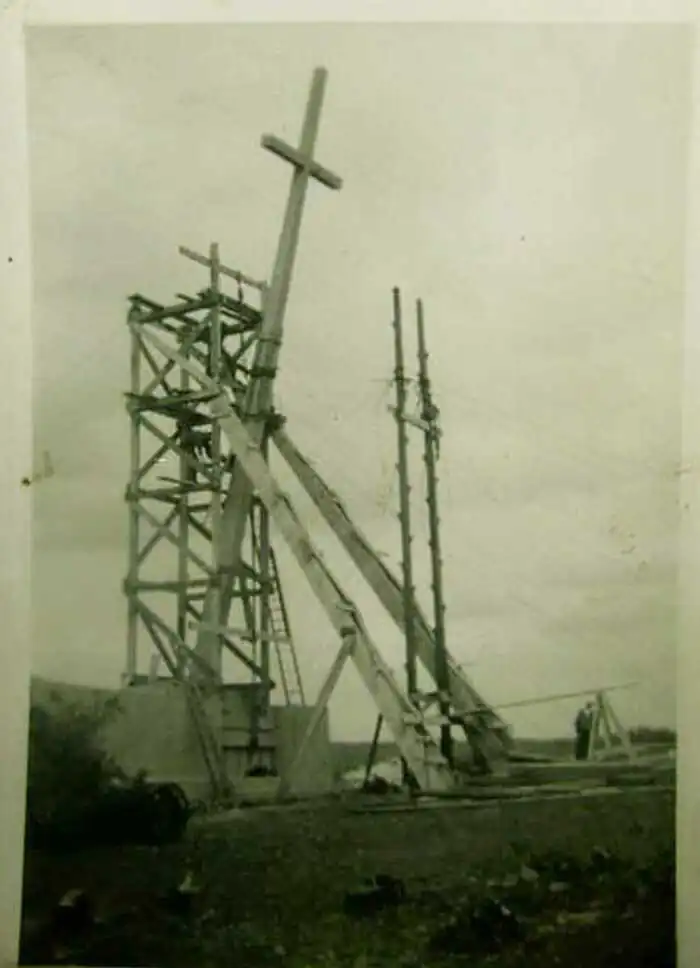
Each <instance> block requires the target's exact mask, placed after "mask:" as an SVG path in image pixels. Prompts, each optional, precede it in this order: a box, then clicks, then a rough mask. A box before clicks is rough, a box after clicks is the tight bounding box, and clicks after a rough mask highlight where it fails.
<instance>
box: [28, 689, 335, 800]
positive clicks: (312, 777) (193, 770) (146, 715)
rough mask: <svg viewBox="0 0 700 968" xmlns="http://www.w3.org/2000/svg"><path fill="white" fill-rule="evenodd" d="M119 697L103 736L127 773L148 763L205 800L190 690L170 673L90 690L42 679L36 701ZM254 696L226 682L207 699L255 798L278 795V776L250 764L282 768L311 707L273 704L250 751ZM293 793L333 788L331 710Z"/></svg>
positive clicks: (161, 777)
mask: <svg viewBox="0 0 700 968" xmlns="http://www.w3.org/2000/svg"><path fill="white" fill-rule="evenodd" d="M110 698H117V699H118V701H119V707H120V711H119V712H117V713H116V714H115V715H114V717H113V718H112V719H111V721H110V722H108V724H107V726H106V727H105V729H104V732H103V735H102V742H103V745H104V747H105V749H106V750H107V752H109V753H110V754H111V755H112V756H113V757H114V759H115V760H116V761H117V763H118V764H119V765H120V766H121V767H122V769H123V770H125V771H126V772H127V773H128V774H130V775H134V774H136V773H138V772H139V771H140V770H145V771H146V773H148V775H149V777H150V778H151V779H153V780H155V781H156V782H174V783H178V784H180V786H181V787H182V788H183V789H184V790H185V792H186V793H187V795H188V796H189V797H192V798H193V799H204V798H206V796H207V795H208V791H209V781H208V776H207V772H206V768H205V765H204V761H203V758H202V753H201V750H200V746H199V742H198V739H197V734H196V732H195V729H194V726H193V724H192V720H191V717H190V713H189V708H188V704H187V701H186V696H185V693H184V690H183V689H182V688H181V687H180V686H179V685H178V684H177V682H175V681H174V680H172V679H159V680H155V681H148V680H147V679H145V678H144V679H141V680H137V681H136V682H135V683H134V684H133V685H130V686H127V687H125V688H124V689H121V690H119V691H111V690H101V689H100V690H98V689H87V688H85V687H81V686H75V687H74V686H70V685H66V684H64V683H48V682H45V681H44V680H37V681H35V682H33V683H32V701H33V702H37V703H39V704H41V705H45V706H52V705H55V704H56V703H57V702H60V701H63V702H68V703H70V704H77V705H81V706H91V705H94V704H95V703H98V704H99V703H102V702H104V701H105V700H108V699H110ZM255 702H256V694H255V686H253V685H252V684H227V685H225V686H224V687H223V688H222V689H221V690H220V691H219V692H218V693H216V694H215V695H214V696H212V697H211V698H210V699H208V700H207V705H206V711H207V715H208V718H209V721H210V723H211V724H212V725H213V727H214V729H215V731H216V732H217V733H218V735H219V736H220V738H221V745H222V749H223V754H224V761H225V763H226V769H227V772H228V775H229V776H230V778H231V780H232V781H233V783H234V784H235V785H236V787H237V789H238V790H239V791H240V792H241V795H242V796H243V797H244V798H246V799H250V800H259V799H260V800H266V799H271V798H272V797H274V794H275V792H276V789H277V785H278V781H277V780H275V778H274V777H245V775H244V774H245V772H246V770H247V769H248V768H249V767H250V766H251V765H264V766H267V767H270V768H273V769H275V770H276V771H277V773H278V774H279V775H283V774H284V773H285V771H286V770H287V769H288V768H289V766H290V765H291V763H292V760H293V758H294V754H295V752H296V749H297V747H298V745H299V743H300V741H301V739H302V736H303V735H304V731H305V729H306V725H307V723H308V721H309V718H310V717H311V714H312V712H313V708H312V707H309V706H272V707H271V708H270V709H269V710H268V712H267V713H266V715H265V716H264V717H262V718H260V720H259V729H258V748H257V750H256V751H255V752H254V754H253V755H252V756H251V753H250V751H249V737H250V724H251V716H252V712H253V709H254V705H255ZM300 766H301V769H300V772H299V781H298V782H297V783H296V784H295V786H294V792H295V793H299V794H300V795H302V796H304V795H306V796H309V795H316V794H322V793H326V792H328V791H329V790H331V789H332V787H333V751H332V745H331V740H330V732H329V724H328V715H327V713H326V714H324V716H323V718H322V720H321V723H320V724H319V727H318V730H317V732H316V735H315V737H314V738H313V740H312V742H311V744H310V746H309V748H308V750H307V754H306V756H305V757H304V760H303V762H302V763H301V764H300Z"/></svg>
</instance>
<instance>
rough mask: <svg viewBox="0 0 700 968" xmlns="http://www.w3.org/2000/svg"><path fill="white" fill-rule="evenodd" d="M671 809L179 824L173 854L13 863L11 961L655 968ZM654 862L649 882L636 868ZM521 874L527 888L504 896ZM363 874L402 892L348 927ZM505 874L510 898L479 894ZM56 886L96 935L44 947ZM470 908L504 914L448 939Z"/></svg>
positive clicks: (80, 933) (306, 815)
mask: <svg viewBox="0 0 700 968" xmlns="http://www.w3.org/2000/svg"><path fill="white" fill-rule="evenodd" d="M674 812H675V799H674V796H673V794H672V793H671V792H669V791H660V790H656V791H648V790H635V789H630V790H629V791H626V792H624V793H622V794H619V795H612V794H611V795H608V796H603V797H598V798H594V797H590V796H583V797H580V798H578V799H562V800H550V801H547V800H544V801H538V802H531V801H530V802H528V801H526V802H507V803H500V804H499V803H491V804H488V805H481V804H480V805H479V806H478V807H477V808H473V807H464V806H455V805H450V806H442V807H439V808H435V809H418V810H413V811H410V812H409V811H403V812H385V813H368V812H366V813H354V812H350V811H348V810H347V808H346V807H343V806H341V805H339V804H334V805H325V806H324V807H314V808H312V807H303V808H302V807H297V808H289V807H288V808H281V809H280V808H278V809H256V810H253V809H251V810H246V811H241V813H240V814H239V815H238V816H236V817H235V818H232V819H230V820H228V821H226V822H220V823H217V824H213V825H210V826H206V827H205V826H199V827H197V826H193V828H192V831H191V833H190V834H189V835H188V838H187V840H186V842H184V843H182V844H180V845H177V846H175V847H169V848H129V849H124V848H121V849H118V850H102V851H94V850H93V851H90V852H89V853H88V852H86V853H84V854H77V855H76V854H71V855H67V856H63V857H60V856H55V857H51V856H48V855H40V854H30V855H29V856H28V857H27V861H26V867H25V909H24V916H25V917H24V929H23V949H22V955H21V962H22V963H23V964H38V963H44V964H48V963H64V964H68V963H71V964H74V965H75V964H93V965H104V966H110V965H125V964H128V965H135V966H136V965H158V966H161V968H180V966H183V968H184V966H188V968H189V966H197V968H205V966H212V968H218V966H221V968H223V966H230V965H232V964H241V965H243V964H245V965H246V966H250V968H255V966H258V965H260V966H268V965H269V966H273V965H278V966H280V968H281V966H286V965H290V966H293V968H317V966H318V968H321V966H331V965H348V966H355V968H373V966H377V968H379V966H388V965H397V966H405V968H420V966H422V968H442V966H447V965H462V964H463V965H467V964H468V965H470V966H472V968H479V966H482V965H496V966H504V968H506V966H508V968H516V966H525V965H527V966H528V968H544V966H547V968H550V966H555V965H558V966H561V968H580V966H581V965H582V964H590V965H595V966H596V968H606V966H608V965H611V966H612V965H613V964H614V965H616V966H619V965H625V968H642V966H649V968H652V966H653V968H671V966H672V965H675V953H674V949H675V944H674V937H675V929H674V917H675V914H674V894H673V879H672V869H671V868H670V867H669V865H670V863H671V861H670V860H669V858H672V851H673V843H674ZM593 848H604V849H605V850H606V851H607V852H608V854H609V856H608V860H607V861H606V863H607V864H608V866H609V867H610V870H608V871H607V873H605V874H604V875H603V876H602V879H601V878H600V877H598V878H597V879H595V878H593V877H592V875H591V874H590V873H586V874H583V873H581V871H580V863H581V862H582V861H583V860H584V858H586V857H587V856H588V855H589V854H590V851H591V850H592V849H593ZM552 852H556V853H557V854H559V855H560V856H559V861H558V862H557V863H559V865H560V866H559V868H557V869H556V870H555V868H554V867H553V866H552V864H553V863H554V861H553V860H552V856H553V854H552ZM548 853H549V855H550V859H549V861H547V860H546V859H545V860H542V858H544V857H545V855H546V854H548ZM664 854H665V855H666V870H665V871H662V873H661V876H660V878H659V875H656V877H655V878H654V877H652V874H651V873H650V872H649V870H647V868H648V867H649V865H650V864H652V863H657V866H658V860H659V858H660V857H661V855H664ZM562 857H563V858H568V865H569V869H568V870H567V869H566V865H565V868H564V869H562V868H561V863H562V860H561V858H562ZM538 858H539V860H538ZM538 864H539V868H538ZM547 864H549V865H550V866H549V867H547ZM523 865H525V868H523ZM577 865H579V866H577ZM632 866H636V867H637V868H640V869H641V873H639V874H638V873H636V872H634V870H632V869H631V868H632ZM523 869H525V870H529V871H530V877H531V878H532V879H533V883H532V884H530V885H529V886H523V883H522V881H521V882H520V883H519V886H516V887H515V888H514V887H513V883H512V882H513V880H514V877H513V875H517V874H518V873H519V872H521V871H522V870H523ZM533 869H534V870H535V873H537V871H538V869H539V870H540V873H539V876H538V877H537V882H536V883H534V878H535V874H532V870H533ZM188 872H189V873H191V875H192V880H193V883H194V885H195V887H196V888H197V891H196V892H195V893H194V894H193V895H192V896H191V899H190V901H189V902H187V899H186V898H184V899H183V898H182V896H181V895H176V894H174V893H173V892H174V889H175V888H176V886H177V885H178V884H179V883H180V882H181V881H182V879H183V877H184V876H185V874H187V873H188ZM377 874H387V875H390V876H391V877H393V878H397V879H400V880H401V881H402V882H403V884H404V886H405V892H406V896H405V897H404V898H402V899H400V902H399V903H397V904H396V905H395V906H393V907H387V908H385V909H381V910H368V911H365V912H364V916H361V915H362V912H358V911H355V912H352V911H351V912H347V911H346V910H345V909H344V906H345V905H346V904H347V901H346V895H347V894H348V892H353V891H355V890H357V888H358V887H359V885H360V882H361V881H362V880H363V879H364V878H368V877H373V876H376V875H377ZM508 875H510V876H511V881H510V882H509V883H510V887H507V885H506V886H504V885H503V883H499V884H496V885H494V884H493V883H491V884H490V883H489V881H493V880H494V879H496V880H500V881H501V882H502V881H503V878H504V877H506V876H508ZM643 880H644V883H643V884H642V881H643ZM640 885H641V887H640ZM71 888H81V889H83V890H84V891H85V892H86V894H87V896H88V898H89V899H90V900H91V901H92V903H93V904H94V908H95V916H96V919H97V921H98V923H97V924H93V925H92V926H83V927H80V926H79V925H73V927H72V928H71V929H70V931H68V930H67V929H65V928H64V929H63V936H62V937H59V936H58V934H57V931H58V929H57V928H55V927H52V928H49V927H47V918H48V916H49V914H50V912H51V909H52V907H53V906H54V905H55V904H56V903H57V901H58V899H59V898H60V897H61V895H62V894H63V893H64V892H65V891H67V890H69V889H71ZM514 890H515V891H516V894H517V891H519V890H520V891H521V895H518V897H516V900H515V901H513V900H512V896H511V895H513V891H514ZM509 891H510V894H509ZM522 892H524V893H522ZM487 896H491V897H493V898H495V899H496V900H498V901H502V903H503V904H504V905H505V906H506V907H507V908H508V907H509V908H510V910H511V911H513V912H514V914H515V915H516V917H515V919H511V921H507V920H506V921H504V923H503V924H501V922H500V921H498V919H496V920H495V921H494V920H493V918H494V915H493V905H492V909H489V910H491V914H490V915H488V914H487V915H485V917H486V922H483V918H482V922H483V923H486V929H485V934H484V932H482V933H481V935H479V936H478V937H477V936H476V935H475V934H474V930H475V929H474V928H473V925H472V927H471V928H470V929H469V931H468V932H467V933H466V934H465V931H466V929H464V927H463V924H464V923H466V922H465V919H469V918H470V917H472V919H473V914H474V912H475V911H477V910H478V909H479V906H480V905H481V903H482V901H483V899H484V898H485V897H487ZM499 917H500V915H499ZM489 918H491V920H490V921H489ZM470 923H471V922H470ZM460 924H461V925H462V927H461V928H460Z"/></svg>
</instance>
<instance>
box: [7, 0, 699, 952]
mask: <svg viewBox="0 0 700 968" xmlns="http://www.w3.org/2000/svg"><path fill="white" fill-rule="evenodd" d="M699 12H700V9H699V3H698V2H691V0H595V2H594V0H520V2H518V0H420V2H417V0H403V2H401V0H335V2H331V0H306V2H299V0H296V2H289V0H287V2H282V0H246V2H242V0H241V2H227V0H119V2H117V0H33V2H32V0H26V2H24V3H22V2H12V0H0V306H1V307H2V309H3V313H2V320H0V361H2V369H3V384H2V386H3V393H2V395H1V396H0V405H1V406H2V411H1V412H2V417H0V441H1V449H0V453H2V455H3V456H2V460H0V493H1V494H2V501H0V628H1V630H2V635H0V662H1V663H2V664H1V666H0V668H2V674H1V675H0V743H1V744H2V746H1V749H0V966H14V965H16V963H17V956H18V942H19V924H20V907H21V884H22V866H23V848H22V843H23V837H24V793H25V787H26V748H27V716H28V706H29V676H30V633H31V611H30V534H31V531H30V526H31V517H30V512H31V489H30V488H25V487H22V486H21V485H20V481H21V479H22V478H23V477H26V476H27V475H29V474H30V473H31V463H32V450H33V448H32V347H31V329H30V318H31V263H30V255H31V253H30V238H29V184H28V165H27V157H28V155H27V128H26V110H25V77H24V28H25V27H29V26H40V25H45V26H51V25H53V26H56V25H68V24H75V25H79V24H82V25H88V24H94V25H97V24H103V25H109V24H155V23H235V22H246V21H248V22H251V21H252V22H257V23H264V22H275V21H286V22H314V21H325V22H352V21H355V22H357V21H364V22H373V21H374V22H400V21H403V22H405V21H413V22H416V21H418V22H437V21H443V22H444V21H460V22H465V21H471V22H475V23H479V22H480V23H533V22H535V23H536V22H540V23H571V24H575V23H579V24H595V23H630V24H631V23H688V24H692V25H696V24H697V21H698V13H699ZM693 84H694V86H693V112H694V124H693V148H692V157H691V164H690V167H689V184H688V213H689V224H688V246H687V262H686V265H687V274H686V313H685V337H684V340H685V342H684V387H683V444H682V451H683V456H682V466H683V467H690V468H691V470H690V472H687V473H685V474H683V475H682V476H681V485H680V486H681V498H680V499H681V507H682V528H681V538H680V547H679V555H680V581H679V595H680V598H679V623H678V624H679V636H678V698H677V708H678V731H679V783H678V809H677V817H678V828H677V841H678V847H677V854H678V861H679V863H678V895H679V904H678V937H679V955H680V958H679V965H680V968H694V966H695V964H696V963H700V960H699V959H700V911H698V910H697V908H698V905H697V903H696V897H697V896H698V895H700V847H698V844H697V843H696V838H697V835H698V833H700V795H699V794H700V788H699V784H700V778H699V776H698V773H699V772H700V749H698V751H697V752H696V749H695V747H694V743H693V741H692V736H693V735H696V736H699V735H700V495H698V493H697V492H698V485H699V483H700V460H699V458H700V322H699V321H698V317H699V315H700V282H699V280H700V273H699V272H698V271H697V270H698V267H699V266H700V123H699V118H698V114H699V109H698V104H700V58H698V56H697V52H696V56H695V64H694V80H693ZM10 260H11V261H10ZM640 432H643V428H640ZM693 834H695V837H694V836H693ZM696 956H697V957H696Z"/></svg>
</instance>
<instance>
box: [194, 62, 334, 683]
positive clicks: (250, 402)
mask: <svg viewBox="0 0 700 968" xmlns="http://www.w3.org/2000/svg"><path fill="white" fill-rule="evenodd" d="M326 79H327V72H326V70H325V69H324V68H317V69H316V70H315V71H314V74H313V78H312V82H311V88H310V91H309V97H308V101H307V106H306V114H305V117H304V122H303V126H302V131H301V138H300V142H299V147H298V148H292V147H290V146H289V145H287V144H286V143H285V142H283V141H281V140H280V139H279V138H276V137H275V136H274V135H265V136H263V138H262V146H263V147H264V148H266V149H267V150H269V151H271V152H273V153H274V154H275V155H277V156H278V157H280V158H283V159H284V160H285V161H287V162H289V163H290V164H292V166H293V168H294V171H293V173H292V180H291V185H290V189H289V196H288V199H287V207H286V210H285V214H284V220H283V223H282V230H281V233H280V237H279V242H278V245H277V253H276V256H275V263H274V268H273V272H272V276H271V279H270V283H269V287H268V289H267V291H265V292H264V295H263V307H262V308H263V318H262V323H261V326H260V331H259V334H258V341H257V344H256V347H255V353H254V356H253V361H252V367H251V371H250V381H249V383H248V387H247V391H246V395H245V400H244V404H243V413H242V417H243V419H244V421H245V423H246V427H247V430H248V433H249V436H250V439H251V441H252V442H253V443H254V444H255V445H257V446H258V447H260V446H261V445H262V442H263V439H264V436H265V425H266V418H267V416H268V414H269V413H270V410H271V407H272V390H273V384H274V378H275V375H276V372H277V362H278V358H279V351H280V345H281V342H282V332H283V324H284V314H285V311H286V308H287V300H288V297H289V290H290V286H291V281H292V276H293V272H294V264H295V260H296V253H297V248H298V244H299V234H300V230H301V222H302V216H303V212H304V202H305V200H306V192H307V189H308V185H309V180H310V179H311V178H313V179H314V180H316V181H319V182H320V183H321V184H324V185H326V186H327V187H329V188H332V189H336V190H337V189H339V188H340V187H341V185H342V182H341V179H340V178H339V177H338V176H337V175H334V174H333V173H332V172H330V171H328V170H327V169H326V168H324V167H323V166H321V165H320V164H319V163H318V162H317V161H316V160H315V159H314V149H315V146H316V139H317V135H318V128H319V122H320V118H321V109H322V106H323V97H324V93H325V86H326ZM251 500H252V488H251V485H250V483H249V481H248V479H247V477H246V476H245V474H244V473H243V471H242V470H241V468H240V467H239V466H238V462H237V465H236V466H235V467H234V472H233V474H232V475H231V482H230V486H229V490H228V495H227V498H226V504H225V506H224V510H223V514H222V518H221V543H220V547H219V552H220V553H219V574H218V575H217V576H216V577H215V578H214V580H213V582H212V586H211V587H210V588H209V589H208V591H207V595H206V598H205V602H204V609H203V623H202V626H201V628H200V632H199V635H198V637H197V647H196V651H197V653H198V654H199V655H200V657H201V658H203V659H206V661H207V662H209V663H210V664H212V665H213V666H214V667H215V668H216V667H220V661H221V660H220V654H221V649H220V644H219V639H218V635H217V633H216V632H215V631H212V627H217V626H222V625H223V626H225V625H226V624H227V617H228V613H229V609H230V606H231V601H232V597H233V590H234V582H235V580H236V576H237V574H238V573H239V570H240V560H241V547H242V544H243V538H244V535H245V530H246V527H247V523H248V520H249V512H250V506H251ZM217 587H218V588H219V589H220V596H217V590H216V589H217ZM217 597H219V603H218V604H217Z"/></svg>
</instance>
